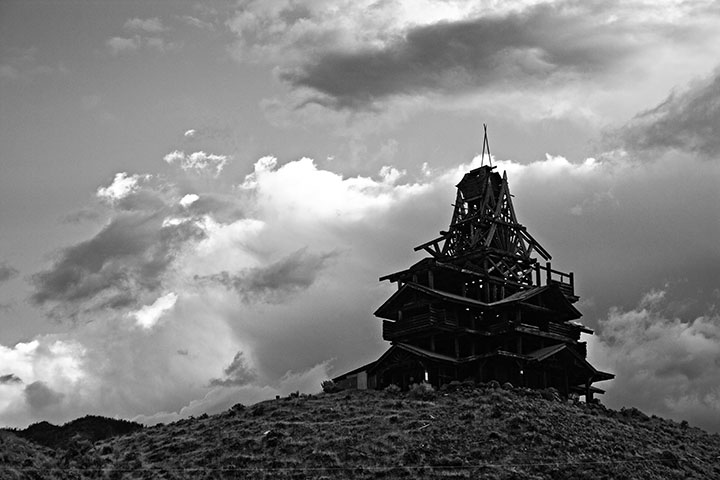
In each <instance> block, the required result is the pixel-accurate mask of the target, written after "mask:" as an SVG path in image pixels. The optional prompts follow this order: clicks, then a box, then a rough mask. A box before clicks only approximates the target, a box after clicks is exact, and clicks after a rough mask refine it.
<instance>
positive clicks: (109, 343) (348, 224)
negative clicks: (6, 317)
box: [0, 0, 720, 431]
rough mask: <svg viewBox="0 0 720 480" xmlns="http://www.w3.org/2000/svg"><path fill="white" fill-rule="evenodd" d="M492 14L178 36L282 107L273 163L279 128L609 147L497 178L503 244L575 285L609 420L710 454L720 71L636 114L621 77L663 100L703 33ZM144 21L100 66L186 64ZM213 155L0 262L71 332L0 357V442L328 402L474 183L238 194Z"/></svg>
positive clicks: (342, 17) (480, 8)
mask: <svg viewBox="0 0 720 480" xmlns="http://www.w3.org/2000/svg"><path fill="white" fill-rule="evenodd" d="M495 3H496V2H464V1H450V0H448V1H445V2H434V1H432V2H431V1H427V2H423V1H421V2H412V1H391V2H371V1H367V2H351V1H347V2H340V3H338V2H323V1H320V2H311V3H304V2H295V1H291V0H273V1H260V0H257V1H245V2H240V4H239V6H238V7H237V8H231V9H227V10H226V11H225V12H226V13H225V16H224V17H223V16H222V15H221V14H220V13H219V11H217V10H212V9H210V8H209V7H207V8H204V9H203V8H200V7H196V8H195V9H194V10H193V12H192V15H189V14H188V15H184V16H181V17H176V18H175V20H177V19H178V18H179V19H181V20H182V22H181V23H183V24H184V25H185V26H190V27H192V28H193V29H195V31H196V32H198V31H202V32H212V33H213V34H215V33H216V32H217V31H219V30H221V29H224V34H225V35H227V36H229V37H228V38H231V41H229V43H228V44H227V45H225V48H226V49H227V50H226V51H227V52H228V54H229V55H231V56H232V57H233V58H234V60H235V61H236V62H237V63H238V64H239V65H248V64H251V65H255V66H257V65H260V66H265V67H268V66H271V68H272V75H274V78H275V79H276V81H277V82H279V83H278V84H279V85H281V86H282V87H283V89H284V90H282V92H281V93H280V94H278V95H276V96H273V97H272V98H270V97H268V98H264V99H262V100H260V103H259V107H260V109H259V111H260V113H261V114H265V115H266V120H267V121H268V123H269V124H271V125H275V126H279V127H278V128H279V130H277V131H275V132H274V133H276V134H277V137H276V140H275V141H276V142H282V141H283V140H282V137H281V135H282V134H283V132H284V131H283V130H282V129H283V128H289V127H287V125H288V123H287V122H290V123H292V122H300V123H301V124H302V125H303V126H306V125H307V126H309V127H304V128H313V127H314V126H317V127H318V128H322V126H323V125H328V124H329V123H328V122H330V123H333V122H335V121H336V120H338V119H341V120H342V121H341V122H338V123H339V124H342V125H345V126H349V127H350V128H351V129H352V128H354V126H358V130H357V131H356V132H354V133H353V134H352V136H353V138H354V139H355V140H357V139H358V138H362V135H368V136H379V135H381V133H380V130H382V129H383V128H387V126H388V125H401V124H403V123H411V122H412V121H413V118H414V115H421V114H422V113H423V112H426V111H428V110H429V111H430V112H432V113H433V115H434V114H436V113H437V114H438V115H439V114H440V113H441V112H447V111H451V110H455V109H457V110H458V111H460V112H465V111H467V110H468V109H471V108H476V107H478V106H483V107H488V108H489V109H490V110H493V108H495V107H493V105H496V104H498V103H503V102H507V106H508V110H509V112H510V113H508V114H506V115H508V117H512V118H511V120H512V121H513V122H517V123H520V124H522V123H523V122H525V121H528V122H529V123H528V125H534V124H535V123H534V122H537V121H538V118H545V117H548V118H550V117H552V118H553V119H558V118H562V119H563V121H567V122H569V123H572V122H576V121H577V122H579V123H581V124H583V125H584V124H585V122H589V123H590V124H591V125H593V126H602V127H604V129H603V132H602V135H599V136H597V138H596V143H595V144H594V145H593V146H592V148H593V149H594V153H593V154H592V156H588V157H587V158H582V159H579V160H578V159H575V160H573V159H570V160H568V158H566V157H564V156H562V155H558V154H556V153H548V154H546V155H545V157H544V158H542V157H538V156H536V157H533V158H531V159H524V160H521V159H515V158H499V157H496V158H494V159H493V162H494V164H496V165H497V166H498V169H499V170H506V171H507V172H508V177H509V183H510V188H511V189H512V191H513V194H514V195H515V196H516V208H517V210H518V216H519V219H520V221H521V222H522V223H524V224H525V225H526V226H528V228H529V229H530V230H531V231H532V232H533V235H534V236H536V237H537V238H538V239H539V240H540V241H541V243H543V245H544V246H545V247H546V248H547V249H548V250H549V251H550V253H551V254H553V255H554V257H555V260H554V261H557V262H558V264H559V265H560V267H561V268H563V269H566V270H574V271H575V272H576V273H577V282H578V288H579V293H580V295H581V297H582V299H581V303H580V304H579V309H580V310H581V311H582V312H583V313H585V315H586V316H585V318H584V322H585V323H586V324H588V325H589V326H591V327H592V328H594V329H595V331H596V334H597V335H596V336H595V337H593V338H592V340H590V342H591V343H590V348H589V350H590V356H591V360H592V361H593V362H594V363H597V364H598V366H600V367H601V368H604V369H606V370H608V371H612V372H615V373H616V374H617V378H616V380H614V381H612V382H608V384H607V385H604V387H606V388H607V390H608V393H607V394H606V398H605V401H606V402H607V403H608V404H610V405H611V406H614V407H620V406H623V405H633V406H637V407H638V408H641V409H643V410H646V411H648V412H652V413H657V414H661V415H666V416H669V417H671V418H675V419H678V420H681V419H687V420H690V421H691V422H692V423H693V424H697V425H702V426H704V427H705V428H708V429H711V430H714V431H720V421H719V420H718V419H719V418H720V369H718V368H715V367H717V366H719V365H720V348H719V347H718V345H720V313H719V312H718V308H717V305H718V302H719V301H720V285H719V284H718V282H717V279H718V278H720V247H719V246H718V245H720V242H718V241H717V240H718V238H720V218H718V214H717V212H718V206H720V193H719V189H718V188H717V185H718V179H720V144H719V143H718V138H720V136H719V135H718V134H720V132H718V125H720V101H719V100H720V88H719V85H720V69H718V68H720V66H718V65H707V66H705V67H704V68H703V69H696V70H694V71H696V72H699V73H698V74H697V75H695V76H694V77H693V78H692V80H691V81H689V82H687V80H689V79H687V78H685V77H682V76H680V77H677V79H678V80H682V84H681V85H680V86H678V87H675V88H672V89H670V88H669V87H666V85H665V84H664V83H662V81H665V80H663V79H661V80H657V81H653V82H650V83H649V84H648V87H647V88H646V89H645V90H647V91H643V92H638V90H637V88H636V86H635V85H631V83H634V82H629V81H628V78H629V75H631V74H628V73H627V72H628V70H632V71H634V72H638V71H642V72H645V74H646V75H648V76H652V75H654V74H655V73H656V72H659V71H661V65H660V63H661V62H659V61H656V60H658V59H662V58H664V56H665V55H666V54H667V51H669V50H671V51H672V52H674V53H677V52H681V53H687V55H686V56H685V57H684V58H683V60H682V61H686V62H690V63H692V62H696V63H698V64H699V63H701V62H702V61H705V59H706V58H707V57H706V56H703V55H705V53H703V52H705V51H706V50H708V49H710V47H709V45H712V44H713V42H714V41H715V40H717V39H718V36H720V34H718V33H717V31H720V29H718V30H717V31H716V30H715V29H713V28H712V27H713V26H717V25H718V23H717V22H718V20H719V19H720V11H719V10H718V9H717V7H716V6H715V5H714V4H713V3H712V2H707V3H703V2H699V3H698V4H697V5H694V6H689V5H688V4H686V3H684V2H667V3H666V4H663V5H660V6H656V7H649V6H646V5H645V6H643V5H642V4H640V3H636V2H627V3H624V4H623V5H616V4H607V3H606V2H571V1H560V2H522V1H518V2H502V5H496V4H495ZM161 17H162V15H156V14H153V15H149V16H147V17H142V16H138V15H133V16H130V17H128V18H126V19H125V20H124V21H123V22H120V24H119V30H118V31H119V33H118V34H117V36H111V37H109V38H107V39H106V43H105V44H104V48H105V49H106V51H107V52H109V55H110V56H111V57H113V58H116V57H120V56H123V57H127V56H129V55H130V54H133V55H141V54H142V53H143V52H142V51H143V50H152V51H153V54H156V53H158V52H161V51H162V52H166V51H168V50H170V48H168V46H170V45H172V46H173V49H175V50H180V49H182V48H184V47H187V46H188V40H187V39H185V40H184V41H182V39H179V38H177V37H175V36H174V35H178V32H179V30H180V25H179V24H175V23H172V21H171V20H170V19H166V18H164V17H162V18H161ZM146 47H150V48H146ZM654 59H655V60H654ZM678 61H680V60H678ZM8 65H10V64H8ZM23 65H24V64H23ZM11 66H13V68H15V69H19V68H20V63H17V62H16V63H12V64H11ZM23 68H25V67H23ZM6 70H7V69H6ZM7 71H8V72H9V70H7ZM18 71H19V70H18ZM1 72H2V71H0V73H1ZM674 74H676V75H681V74H679V73H674ZM8 79H9V77H8ZM12 81H17V78H15V79H13V80H12ZM657 82H659V83H657ZM671 85H675V84H673V83H671ZM588 90H592V94H589V93H588ZM648 92H651V93H653V95H651V94H649V93H648ZM615 97H617V98H615ZM560 98H561V99H562V101H560V100H558V99H560ZM643 102H645V103H643ZM548 106H549V107H548ZM615 107H617V109H618V111H622V112H624V113H626V114H627V116H626V117H622V115H620V116H619V117H618V115H619V114H618V113H617V112H612V113H608V111H609V110H612V109H613V108H615ZM632 109H634V110H632ZM523 112H526V113H523ZM280 117H282V121H279V118H280ZM608 118H609V119H610V120H612V121H614V120H617V119H618V118H623V122H622V123H621V124H620V125H622V126H621V127H620V128H617V127H612V128H609V127H608V124H609V123H612V122H608V121H607V119H608ZM528 119H530V120H528ZM568 119H569V120H568ZM578 119H580V120H578ZM388 122H389V123H388ZM616 125H617V124H616ZM334 128H336V127H333V128H332V129H330V130H329V135H335V134H337V135H340V136H343V135H346V134H347V130H344V129H343V128H344V127H342V126H341V127H337V128H338V130H334ZM492 128H493V127H492V125H491V141H492V135H493V130H492ZM210 131H211V129H210V128H206V126H205V125H195V124H191V125H183V126H182V129H181V130H180V131H179V133H178V134H177V136H178V137H182V139H183V142H184V143H183V147H182V148H172V147H170V148H167V150H165V152H166V153H165V154H164V156H163V155H160V156H157V155H156V157H157V158H155V165H152V164H148V165H147V168H145V169H144V170H143V171H137V170H136V171H133V170H131V169H124V170H120V171H119V170H115V171H113V173H112V174H111V175H109V176H106V177H105V181H104V183H103V184H102V185H94V186H93V189H91V190H89V192H91V191H94V192H95V196H94V200H93V202H92V204H89V205H85V206H83V208H82V209H80V210H77V211H75V212H69V213H68V212H66V213H65V219H66V220H65V224H66V225H70V226H75V227H77V228H78V229H80V228H82V229H83V230H82V231H83V232H87V233H86V234H85V236H84V237H82V238H81V239H77V238H75V239H74V240H73V241H72V242H70V243H69V244H68V245H67V246H65V247H62V248H57V249H56V250H55V251H54V252H53V254H52V256H51V257H50V258H49V259H48V260H47V261H46V262H45V263H44V264H43V266H42V267H41V268H39V269H38V268H36V269H35V270H34V271H30V272H26V271H23V270H22V267H21V266H20V265H18V264H16V263H15V261H14V260H13V259H7V260H5V259H2V258H0V287H1V286H2V285H3V284H8V283H10V282H14V281H17V279H18V278H19V277H20V276H21V275H20V274H21V273H22V274H23V275H25V278H26V279H27V281H28V285H29V287H30V292H29V295H28V298H29V302H30V304H31V305H32V306H33V307H34V308H36V309H37V310H38V311H40V312H42V313H43V314H44V315H46V316H47V317H48V318H50V319H52V320H53V321H54V322H57V324H60V325H63V326H64V327H65V328H63V329H60V331H57V332H55V333H41V334H37V335H35V336H33V337H32V338H28V339H26V340H23V341H21V342H19V343H16V344H15V345H12V346H4V345H1V344H0V425H8V426H25V425H27V424H28V423H31V422H34V421H39V420H50V421H54V422H64V421H67V420H70V419H72V418H75V417H78V416H82V415H85V414H89V413H93V414H102V415H108V416H120V417H124V418H131V419H135V420H138V421H142V422H146V423H156V422H163V421H171V420H174V419H178V418H182V417H186V416H189V415H197V414H200V413H204V412H209V413H214V412H218V411H222V410H224V409H226V408H228V407H230V406H231V405H233V404H234V403H237V402H243V403H246V404H247V403H253V402H256V401H259V400H263V399H267V398H272V397H273V396H275V395H278V394H282V395H284V394H288V393H290V392H293V391H296V390H300V391H306V392H316V391H319V389H320V382H321V381H322V380H324V379H326V378H328V377H329V376H331V375H332V374H334V373H340V372H341V371H343V370H346V369H349V368H353V367H355V366H357V365H360V364H362V363H364V362H367V361H370V360H373V359H375V358H376V357H377V356H378V355H379V354H380V353H381V352H382V351H383V349H384V348H385V347H386V344H385V343H384V342H383V341H382V339H381V334H380V322H379V321H378V320H377V319H374V318H372V312H373V311H374V309H375V308H376V307H377V306H378V305H380V303H381V302H382V301H383V300H384V299H385V298H386V297H387V296H388V295H389V294H390V293H391V287H390V286H389V285H385V284H380V283H378V281H377V278H378V277H379V276H381V275H384V274H387V273H390V272H392V271H396V270H399V269H402V268H405V267H407V266H408V265H409V264H410V263H412V262H414V261H416V260H418V259H419V258H420V257H418V256H417V255H414V254H413V252H412V247H414V246H415V245H418V244H420V243H422V242H423V241H425V240H428V239H430V238H433V237H434V236H435V235H436V233H437V231H438V230H440V229H442V228H445V227H446V225H447V222H448V221H449V216H450V213H451V208H450V207H449V204H450V202H451V201H452V199H453V195H454V193H455V188H454V185H455V183H456V182H457V181H458V180H459V179H460V178H461V177H462V175H463V174H464V173H465V172H466V171H467V170H469V169H471V168H474V167H477V166H478V165H479V162H480V159H479V158H478V157H475V158H472V159H471V158H466V159H457V160H453V161H451V162H445V163H443V164H441V165H432V164H423V165H414V164H412V162H409V161H404V159H403V157H402V153H401V152H398V150H397V148H396V147H397V142H396V141H394V140H393V139H389V140H388V142H387V143H385V144H384V149H383V150H382V152H381V153H382V155H380V154H378V155H377V156H376V157H375V158H374V159H373V160H372V161H371V160H370V159H369V154H367V151H364V150H362V149H359V150H358V152H359V153H358V157H359V160H358V161H350V159H349V158H343V157H342V156H335V157H334V158H333V159H324V158H309V157H307V156H303V155H296V156H295V157H294V158H290V159H287V158H280V157H279V156H276V155H275V154H273V152H272V145H270V146H269V147H268V149H269V153H270V154H269V155H265V156H260V155H258V156H256V157H254V158H253V159H252V166H247V167H245V168H240V167H237V166H236V164H237V163H238V162H239V160H238V158H240V157H241V155H239V154H238V152H235V151H229V152H224V153H212V152H213V150H212V149H211V148H210V147H209V146H208V145H203V142H204V140H205V137H209V135H208V133H207V132H210ZM432 134H433V133H432V132H429V131H428V132H425V133H424V135H427V136H432ZM393 142H395V143H393ZM201 147H202V148H201ZM385 147H387V148H385ZM558 148H559V149H561V148H562V146H559V147H558ZM208 152H210V153H208ZM363 155H365V156H363ZM378 162H379V163H378ZM463 162H464V163H463ZM359 164H364V165H363V167H362V168H361V167H358V165H359ZM238 171H241V172H242V173H241V174H239V175H238V174H237V172H238ZM158 172H161V173H158ZM94 222H95V223H94ZM98 222H99V223H101V224H100V225H99V223H98ZM97 225H99V226H97ZM3 310H5V311H8V312H12V306H11V304H10V303H0V311H3Z"/></svg>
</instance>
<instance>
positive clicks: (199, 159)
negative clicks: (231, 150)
mask: <svg viewBox="0 0 720 480" xmlns="http://www.w3.org/2000/svg"><path fill="white" fill-rule="evenodd" d="M229 159H230V157H228V156H227V155H216V154H214V153H210V154H208V153H205V152H203V151H199V152H193V153H191V154H189V155H187V154H185V152H183V151H181V150H175V151H173V152H170V153H168V154H167V155H165V157H164V160H165V161H166V162H167V163H169V164H178V165H179V166H180V168H182V169H183V170H184V171H193V172H195V173H198V174H200V173H205V172H210V173H212V174H213V175H214V176H216V177H217V176H218V175H220V172H222V169H223V168H224V167H225V164H226V163H227V162H228V160H229Z"/></svg>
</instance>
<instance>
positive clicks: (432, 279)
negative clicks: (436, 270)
mask: <svg viewBox="0 0 720 480" xmlns="http://www.w3.org/2000/svg"><path fill="white" fill-rule="evenodd" d="M428 287H430V288H435V277H434V276H433V271H432V270H428Z"/></svg>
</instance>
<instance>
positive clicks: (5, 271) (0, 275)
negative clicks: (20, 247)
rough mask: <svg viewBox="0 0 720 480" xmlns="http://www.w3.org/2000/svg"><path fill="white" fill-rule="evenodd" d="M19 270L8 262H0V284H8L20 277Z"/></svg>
mask: <svg viewBox="0 0 720 480" xmlns="http://www.w3.org/2000/svg"><path fill="white" fill-rule="evenodd" d="M18 273H20V272H18V270H17V269H16V268H15V267H13V266H12V265H9V264H8V263H7V262H0V283H2V282H7V281H8V280H10V279H11V278H14V277H16V276H17V275H18Z"/></svg>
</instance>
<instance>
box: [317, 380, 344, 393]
mask: <svg viewBox="0 0 720 480" xmlns="http://www.w3.org/2000/svg"><path fill="white" fill-rule="evenodd" d="M320 386H321V387H322V390H323V392H325V393H335V392H339V391H340V390H342V389H341V388H340V387H338V385H337V384H336V383H335V382H333V381H332V380H325V381H323V382H322V383H320Z"/></svg>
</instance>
